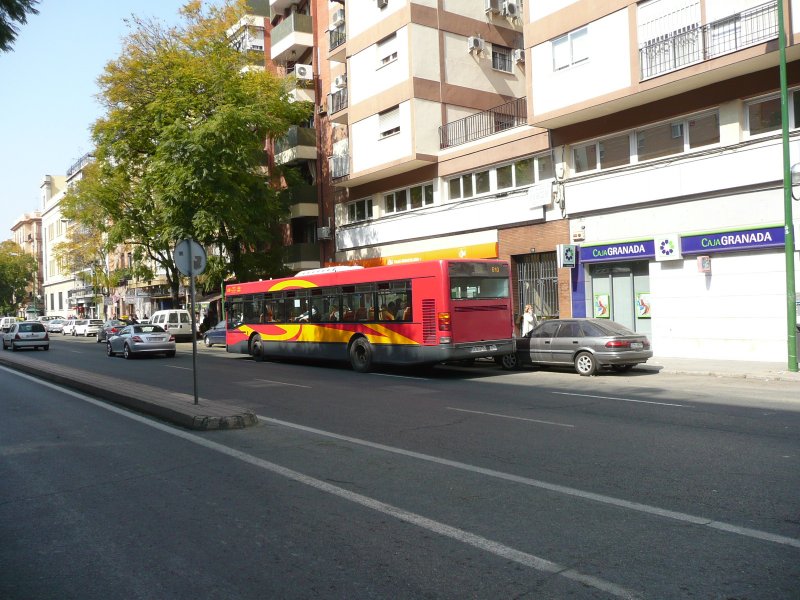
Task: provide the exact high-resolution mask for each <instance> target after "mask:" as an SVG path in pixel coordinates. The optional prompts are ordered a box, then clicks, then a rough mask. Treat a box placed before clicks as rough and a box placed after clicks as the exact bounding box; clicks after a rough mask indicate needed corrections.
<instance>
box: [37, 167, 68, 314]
mask: <svg viewBox="0 0 800 600" xmlns="http://www.w3.org/2000/svg"><path fill="white" fill-rule="evenodd" d="M39 191H40V198H41V206H42V208H41V213H42V248H43V258H42V297H43V300H44V314H45V315H50V316H52V315H59V316H63V317H66V316H67V315H68V314H74V312H71V311H70V305H69V299H70V298H72V297H73V294H72V290H73V289H74V288H75V275H74V274H73V273H72V272H71V271H69V270H68V269H66V268H65V266H64V265H63V264H62V263H61V262H60V261H59V260H57V259H56V257H55V252H54V247H55V246H56V244H58V243H60V242H63V241H66V239H67V223H68V220H67V219H66V218H64V217H63V216H62V214H61V201H62V200H63V199H64V195H65V194H66V192H67V177H66V176H65V175H45V176H44V178H43V179H42V183H41V185H40V186H39ZM73 311H74V307H73Z"/></svg>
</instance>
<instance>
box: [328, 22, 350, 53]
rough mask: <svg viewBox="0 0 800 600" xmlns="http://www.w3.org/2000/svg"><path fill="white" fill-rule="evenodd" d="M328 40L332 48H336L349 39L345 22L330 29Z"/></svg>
mask: <svg viewBox="0 0 800 600" xmlns="http://www.w3.org/2000/svg"><path fill="white" fill-rule="evenodd" d="M328 41H329V46H328V47H329V49H330V50H335V49H336V48H338V47H339V46H341V45H342V44H344V43H345V42H346V41H347V33H346V32H345V26H344V24H341V25H338V26H337V27H336V29H331V30H330V32H329V37H328Z"/></svg>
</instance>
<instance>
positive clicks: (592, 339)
mask: <svg viewBox="0 0 800 600" xmlns="http://www.w3.org/2000/svg"><path fill="white" fill-rule="evenodd" d="M652 356H653V351H652V350H651V349H650V340H648V339H647V336H645V335H642V334H640V333H635V332H633V331H631V330H630V329H628V328H627V327H625V326H624V325H621V324H619V323H617V322H615V321H609V320H607V319H552V320H548V321H543V322H542V323H540V324H539V325H538V326H537V327H535V328H534V329H533V331H531V332H530V333H528V335H526V336H525V337H521V338H518V339H517V350H516V352H515V353H514V354H507V355H505V356H503V357H501V359H500V361H499V362H500V363H501V364H502V366H503V368H504V369H514V368H517V367H519V366H521V365H536V366H543V365H550V366H567V365H569V366H572V367H573V368H574V369H575V371H577V373H578V374H579V375H585V376H588V375H593V374H594V373H595V372H596V371H597V370H598V369H600V368H611V369H613V370H614V371H619V372H621V371H628V370H629V369H631V368H632V367H633V366H635V365H638V364H641V363H645V362H647V359H648V358H651V357H652Z"/></svg>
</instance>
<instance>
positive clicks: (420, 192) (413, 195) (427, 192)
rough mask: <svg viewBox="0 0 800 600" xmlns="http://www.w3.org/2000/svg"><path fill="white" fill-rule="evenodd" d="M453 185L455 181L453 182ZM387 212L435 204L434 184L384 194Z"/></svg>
mask: <svg viewBox="0 0 800 600" xmlns="http://www.w3.org/2000/svg"><path fill="white" fill-rule="evenodd" d="M450 185H451V186H452V185H453V183H452V182H451V184H450ZM383 199H384V210H385V212H386V213H389V214H391V213H398V212H404V211H407V210H414V209H416V208H422V207H424V206H430V205H431V204H433V184H431V183H426V184H424V185H417V186H414V187H410V188H406V189H404V190H397V191H395V192H390V193H388V194H385V195H384V196H383Z"/></svg>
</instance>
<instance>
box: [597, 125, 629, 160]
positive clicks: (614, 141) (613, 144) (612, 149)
mask: <svg viewBox="0 0 800 600" xmlns="http://www.w3.org/2000/svg"><path fill="white" fill-rule="evenodd" d="M597 145H598V155H599V157H600V168H601V169H610V168H612V167H621V166H623V165H628V164H630V162H631V136H630V134H627V133H626V134H625V135H618V136H615V137H611V138H607V139H605V140H600V141H599V142H598V144H597Z"/></svg>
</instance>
